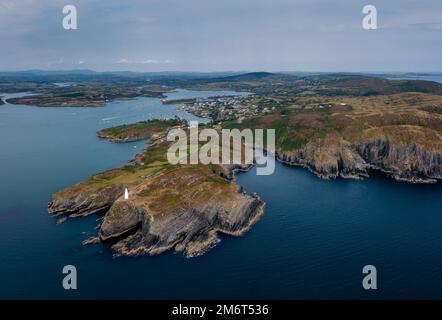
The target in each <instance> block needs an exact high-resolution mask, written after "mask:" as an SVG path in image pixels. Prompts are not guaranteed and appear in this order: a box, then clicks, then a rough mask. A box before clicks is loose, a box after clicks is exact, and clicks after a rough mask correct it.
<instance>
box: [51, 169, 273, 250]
mask: <svg viewBox="0 0 442 320" xmlns="http://www.w3.org/2000/svg"><path fill="white" fill-rule="evenodd" d="M234 169H237V168H231V169H229V168H223V169H222V170H219V171H217V172H214V171H212V170H210V169H209V167H208V166H203V165H195V166H170V167H166V168H163V169H162V170H159V171H158V170H157V172H155V173H153V174H151V175H150V176H148V177H146V176H145V175H142V176H140V179H137V180H135V181H129V180H128V179H127V178H126V179H125V180H126V182H127V183H125V184H119V183H115V184H114V183H112V179H117V180H121V177H122V173H118V174H116V173H113V174H111V175H110V176H111V177H112V178H111V179H110V180H109V178H108V179H107V180H106V181H107V182H106V184H107V185H108V186H105V187H103V186H101V185H100V184H97V183H96V182H95V181H97V180H98V181H100V178H97V177H96V178H95V179H93V180H95V181H94V182H84V183H82V184H78V185H76V186H73V187H71V188H68V189H66V190H63V191H61V192H60V193H58V194H56V195H54V199H53V200H52V201H51V202H50V203H49V205H48V210H49V213H51V214H54V215H55V214H62V213H64V214H68V215H69V216H70V217H76V216H84V215H88V214H92V213H95V212H104V218H103V222H102V223H101V225H100V226H99V232H98V238H94V239H88V240H87V241H85V242H84V243H95V242H97V241H110V242H113V248H114V249H115V250H116V251H118V252H119V253H121V254H123V255H140V254H150V255H154V254H159V253H162V252H164V251H166V250H170V249H173V250H175V251H180V252H184V254H185V255H186V256H196V255H199V254H201V253H203V252H204V251H206V250H208V249H209V248H211V247H212V246H214V245H215V244H216V243H217V241H218V233H223V234H227V235H232V236H240V235H242V234H244V233H245V232H246V231H247V230H248V229H249V228H250V227H251V226H252V225H253V224H254V223H255V222H256V221H257V220H258V219H259V217H260V216H261V215H262V214H263V211H264V206H265V204H264V202H263V201H262V200H261V199H260V198H259V197H258V196H257V195H254V194H253V195H247V194H245V193H244V192H243V191H242V188H241V187H240V186H238V185H237V184H235V183H234V182H233V181H231V180H228V179H226V178H224V177H222V176H221V171H222V172H224V174H225V175H226V176H229V177H232V175H233V174H232V171H231V170H234ZM104 174H106V173H104ZM127 177H128V176H127ZM103 180H104V179H103ZM126 186H129V190H130V191H129V194H130V196H129V199H125V198H124V196H123V190H124V188H125V187H126Z"/></svg>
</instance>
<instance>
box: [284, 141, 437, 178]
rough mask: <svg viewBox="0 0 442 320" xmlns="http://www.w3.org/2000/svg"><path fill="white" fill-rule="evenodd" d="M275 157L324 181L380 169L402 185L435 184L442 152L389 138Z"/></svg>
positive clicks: (331, 144)
mask: <svg viewBox="0 0 442 320" xmlns="http://www.w3.org/2000/svg"><path fill="white" fill-rule="evenodd" d="M277 158H278V160H280V161H282V162H284V163H286V164H289V165H295V166H301V167H304V168H307V169H308V170H310V171H311V172H313V173H314V174H315V175H317V176H318V177H320V178H323V179H335V178H337V177H341V178H354V179H358V178H363V177H368V174H369V170H370V169H375V170H380V171H382V172H384V173H386V174H388V175H389V176H391V177H392V178H394V179H395V180H396V181H402V182H411V183H435V182H437V181H438V180H441V179H442V149H439V150H432V149H428V148H424V147H422V146H419V145H417V144H414V143H411V144H402V143H395V142H393V141H391V140H389V139H375V140H361V141H358V142H357V143H349V142H345V141H343V140H341V141H339V142H338V143H336V141H330V140H328V141H327V142H326V143H325V144H318V142H310V143H308V144H307V145H306V146H305V147H303V148H301V149H299V150H295V151H290V152H288V151H281V150H279V151H278V152H277Z"/></svg>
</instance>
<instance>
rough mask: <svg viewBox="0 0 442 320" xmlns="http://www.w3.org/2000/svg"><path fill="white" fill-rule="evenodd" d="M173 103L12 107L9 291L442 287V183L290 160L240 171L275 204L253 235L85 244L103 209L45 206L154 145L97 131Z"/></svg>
mask: <svg viewBox="0 0 442 320" xmlns="http://www.w3.org/2000/svg"><path fill="white" fill-rule="evenodd" d="M213 94H219V93H218V92H216V93H210V92H197V93H195V92H188V91H178V92H176V93H173V94H171V98H181V97H183V98H184V97H191V96H195V95H203V96H207V95H213ZM175 114H177V111H176V109H175V107H173V106H167V105H162V104H161V103H160V101H159V100H158V99H153V98H140V99H135V100H128V101H119V102H112V103H110V104H108V105H107V106H106V107H104V108H94V109H78V108H62V109H57V108H35V107H27V106H12V105H3V106H0V195H1V196H0V298H9V299H12V298H37V299H39V298H40V299H44V298H60V299H61V298H374V297H376V298H379V297H382V298H398V297H409V298H411V297H417V298H421V297H433V298H434V297H442V272H440V269H441V266H442V251H441V245H442V199H441V192H442V187H441V185H436V186H417V185H407V184H398V183H394V182H392V181H390V180H387V179H384V178H382V177H379V176H375V177H372V178H370V179H367V180H364V181H351V180H349V181H347V180H337V181H323V180H319V179H317V178H315V177H314V176H313V175H312V174H310V173H309V172H307V171H305V170H303V169H299V168H291V167H287V166H284V165H281V164H279V163H278V164H277V166H276V171H275V173H274V174H273V175H271V176H256V175H255V173H254V170H253V169H252V170H251V171H249V172H247V173H241V174H239V176H238V182H239V183H240V184H242V185H243V186H244V187H245V188H246V190H247V191H248V192H255V191H256V192H257V193H258V194H259V195H260V196H261V197H262V198H263V199H264V200H265V201H266V202H267V208H266V212H265V215H264V216H263V218H262V219H261V220H260V221H259V222H258V223H257V224H256V225H255V226H254V227H253V228H252V230H251V231H250V232H248V233H247V234H246V235H245V236H244V237H241V238H230V237H221V240H222V241H221V243H220V244H219V245H218V246H217V247H215V248H214V249H212V250H211V251H209V252H207V253H206V254H204V255H203V256H200V257H197V258H193V259H186V258H184V257H183V256H182V255H181V254H172V253H167V254H164V255H161V256H155V257H146V256H143V257H137V258H128V257H117V256H115V255H114V252H113V251H112V250H111V249H110V248H109V245H107V244H98V245H93V246H82V245H81V241H82V240H84V239H86V238H88V237H89V236H91V235H93V233H94V230H93V227H94V226H95V225H96V223H97V222H96V219H97V218H98V216H97V215H95V216H90V217H87V218H78V219H71V220H69V221H68V222H66V223H64V224H63V225H56V224H55V219H54V218H52V217H50V216H49V215H48V214H47V211H46V206H47V201H48V200H49V199H50V197H51V194H52V193H53V192H55V191H57V190H59V189H60V188H63V187H67V186H70V185H72V184H73V183H76V182H79V181H81V180H83V179H85V178H87V177H88V176H90V175H91V174H94V173H97V172H100V171H103V170H106V169H109V168H113V167H116V166H120V165H122V164H124V163H125V162H126V161H127V160H128V159H130V158H131V157H132V156H134V155H135V154H136V153H138V152H139V151H140V150H141V149H142V148H143V147H144V145H145V142H136V143H128V144H109V143H107V142H106V141H103V140H99V139H97V138H96V136H95V132H96V131H97V130H99V129H101V128H103V127H108V126H112V125H117V124H121V123H131V122H134V121H139V120H143V119H148V118H162V117H171V116H173V115H175ZM179 115H180V116H183V117H187V118H188V119H192V118H194V117H192V116H190V115H188V114H186V113H184V112H179ZM67 264H73V265H75V266H76V267H77V270H78V287H79V288H78V290H76V291H72V290H71V291H66V290H64V289H63V288H62V285H61V281H62V277H63V275H62V273H61V272H62V268H63V266H64V265H67ZM366 264H373V265H375V266H376V267H377V268H378V275H379V279H378V282H379V283H378V286H379V289H378V290H377V291H372V292H367V291H364V290H363V289H362V286H361V280H362V273H361V271H362V267H363V266H364V265H366Z"/></svg>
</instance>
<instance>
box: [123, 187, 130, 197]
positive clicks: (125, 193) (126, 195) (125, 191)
mask: <svg viewBox="0 0 442 320" xmlns="http://www.w3.org/2000/svg"><path fill="white" fill-rule="evenodd" d="M128 199H129V191H128V190H127V187H126V188H125V189H124V200H128Z"/></svg>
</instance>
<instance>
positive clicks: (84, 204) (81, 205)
mask: <svg viewBox="0 0 442 320" xmlns="http://www.w3.org/2000/svg"><path fill="white" fill-rule="evenodd" d="M73 188H75V186H74V187H73ZM122 194H123V185H118V184H116V185H111V186H108V187H105V188H103V189H100V190H95V191H88V190H82V191H79V192H71V193H68V192H66V193H64V194H63V195H61V196H58V197H55V198H54V199H53V200H52V201H51V202H49V203H48V212H49V213H50V214H52V215H57V214H69V216H70V217H76V216H87V215H90V214H93V213H96V212H99V211H103V210H107V209H109V208H110V207H111V206H112V204H113V203H114V202H115V200H116V199H118V197H120V196H121V195H122Z"/></svg>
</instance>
